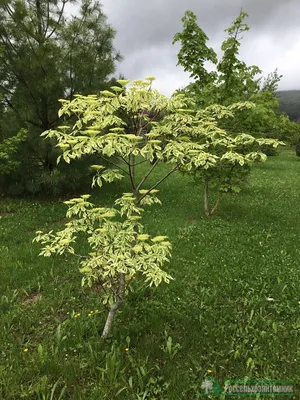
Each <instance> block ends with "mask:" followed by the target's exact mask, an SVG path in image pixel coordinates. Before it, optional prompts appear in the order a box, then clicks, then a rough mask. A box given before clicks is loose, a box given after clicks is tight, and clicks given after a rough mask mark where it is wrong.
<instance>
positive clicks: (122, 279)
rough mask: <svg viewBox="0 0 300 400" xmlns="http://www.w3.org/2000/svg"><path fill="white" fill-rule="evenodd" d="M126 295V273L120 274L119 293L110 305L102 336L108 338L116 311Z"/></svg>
mask: <svg viewBox="0 0 300 400" xmlns="http://www.w3.org/2000/svg"><path fill="white" fill-rule="evenodd" d="M124 295H125V274H120V277H119V288H118V294H117V297H118V298H117V301H116V302H115V303H114V304H112V305H111V306H110V309H109V312H108V316H107V318H106V322H105V326H104V329H103V332H102V338H103V339H106V338H107V336H108V335H109V333H110V331H111V327H112V323H113V320H114V318H115V315H116V312H117V311H118V309H119V308H120V306H121V305H122V304H123V302H124Z"/></svg>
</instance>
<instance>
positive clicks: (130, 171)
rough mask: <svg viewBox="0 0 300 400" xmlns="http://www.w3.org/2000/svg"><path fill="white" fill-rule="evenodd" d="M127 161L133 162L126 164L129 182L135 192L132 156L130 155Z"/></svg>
mask: <svg viewBox="0 0 300 400" xmlns="http://www.w3.org/2000/svg"><path fill="white" fill-rule="evenodd" d="M129 160H130V161H131V160H133V163H131V162H130V163H129V164H128V171H129V177H130V182H131V186H132V188H133V189H134V190H135V191H136V190H137V188H136V185H135V167H134V155H133V154H131V155H130V156H129Z"/></svg>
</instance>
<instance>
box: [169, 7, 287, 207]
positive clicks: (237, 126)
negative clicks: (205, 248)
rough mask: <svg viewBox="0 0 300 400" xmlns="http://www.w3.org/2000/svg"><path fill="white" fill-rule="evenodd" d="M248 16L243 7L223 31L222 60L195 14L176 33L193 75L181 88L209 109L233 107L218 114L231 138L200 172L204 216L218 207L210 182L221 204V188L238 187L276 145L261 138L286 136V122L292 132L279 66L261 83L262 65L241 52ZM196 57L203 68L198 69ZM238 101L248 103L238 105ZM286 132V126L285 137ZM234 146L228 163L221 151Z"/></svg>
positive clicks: (188, 14)
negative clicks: (281, 110)
mask: <svg viewBox="0 0 300 400" xmlns="http://www.w3.org/2000/svg"><path fill="white" fill-rule="evenodd" d="M247 16H248V15H247V14H246V13H245V12H244V11H241V13H240V15H239V16H238V17H237V18H236V19H235V21H233V23H232V25H231V27H229V28H228V29H226V30H225V32H227V38H226V39H225V40H224V42H223V43H222V46H221V50H222V51H223V55H222V57H221V59H220V60H219V61H217V60H216V53H215V52H214V51H213V50H212V49H209V48H208V46H207V44H206V42H207V40H208V38H207V36H206V35H205V34H204V32H203V31H202V30H201V28H199V27H198V25H197V23H196V16H195V15H194V14H193V13H192V12H191V11H187V12H186V14H185V16H184V17H183V19H182V22H183V30H182V32H181V33H177V34H176V35H175V36H174V41H173V43H174V42H176V41H178V40H179V41H180V42H181V46H182V47H181V50H180V51H179V53H178V63H179V64H180V65H182V66H183V68H184V69H185V70H186V71H188V72H190V76H191V78H193V79H194V82H192V83H190V84H189V85H188V86H187V88H185V89H183V92H185V93H187V94H188V95H190V96H191V97H192V98H193V99H194V101H195V104H196V108H197V109H199V108H200V109H203V110H204V112H205V109H206V108H209V107H211V106H213V107H215V105H216V104H217V105H219V106H229V108H230V107H231V106H232V107H231V111H232V114H231V115H230V118H228V115H227V114H226V115H225V118H223V117H221V118H220V117H219V127H220V128H222V129H224V130H225V131H226V132H227V133H228V134H229V135H230V136H228V137H227V142H226V141H224V139H222V145H221V146H218V147H217V148H212V149H211V151H212V152H214V154H217V155H218V156H219V161H220V162H218V163H217V164H216V165H213V166H212V167H211V168H209V169H208V170H206V171H205V172H204V173H203V171H200V174H196V175H198V178H200V180H201V181H202V182H203V186H204V209H205V214H206V215H211V214H212V213H213V212H214V211H215V209H216V206H213V207H212V208H210V207H209V206H208V203H209V199H208V191H209V186H210V185H214V186H216V187H217V192H218V200H217V204H218V201H219V199H220V197H221V195H222V193H223V192H228V191H239V190H240V184H241V183H242V182H243V181H244V180H245V178H246V177H247V175H248V173H249V171H250V166H251V165H252V163H253V162H254V161H261V160H264V159H265V157H264V156H263V154H262V151H263V152H265V153H266V152H267V151H268V152H269V151H270V148H274V146H277V144H276V142H274V141H272V140H266V141H264V142H263V140H262V139H263V138H265V139H274V138H279V139H282V136H283V135H282V133H283V126H284V129H285V130H287V128H290V131H293V127H290V126H289V121H288V120H287V119H286V118H285V117H284V116H282V117H278V116H277V114H276V108H277V107H278V102H277V100H276V98H275V94H274V91H275V90H276V88H277V84H278V81H279V79H280V76H279V75H278V73H277V71H275V72H274V73H273V74H271V75H269V77H268V78H267V79H266V80H265V82H264V83H263V85H262V87H261V78H260V77H259V74H261V70H260V69H259V68H258V67H257V66H255V65H252V66H247V65H246V63H245V62H243V61H241V60H240V59H239V57H238V55H239V49H240V46H241V40H242V35H243V34H244V33H245V32H247V31H248V30H249V27H248V25H247V24H245V23H244V20H245V18H246V17H247ZM195 42H197V44H196V43H195ZM197 60H199V65H200V66H201V68H198V62H197ZM207 61H209V62H212V63H213V64H216V71H213V72H208V71H207V70H206V69H205V67H204V63H205V62H207ZM245 102H246V103H245ZM247 102H248V103H247ZM236 103H244V104H248V106H247V107H245V106H243V107H239V106H238V107H236ZM241 133H246V134H247V135H244V134H241ZM286 133H287V132H286V131H285V132H284V135H285V136H286ZM249 134H251V135H252V136H249ZM230 149H231V150H232V152H234V153H235V156H232V157H229V158H228V157H227V156H226V162H225V163H224V162H223V161H225V159H224V158H223V156H222V154H227V153H228V151H229V150H230ZM253 154H256V156H255V157H254V156H253Z"/></svg>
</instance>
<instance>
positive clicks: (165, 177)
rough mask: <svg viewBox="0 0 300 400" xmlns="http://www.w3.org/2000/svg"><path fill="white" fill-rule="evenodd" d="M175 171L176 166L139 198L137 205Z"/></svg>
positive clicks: (177, 167)
mask: <svg viewBox="0 0 300 400" xmlns="http://www.w3.org/2000/svg"><path fill="white" fill-rule="evenodd" d="M177 169H179V166H178V165H176V166H175V167H174V168H173V169H171V171H169V172H168V173H167V174H166V175H165V176H164V177H163V178H161V179H160V180H159V181H158V182H157V183H155V184H154V185H153V186H152V187H151V189H149V190H148V191H147V192H146V193H145V194H144V195H143V196H142V197H140V198H139V200H138V202H137V204H139V203H140V202H141V201H142V200H143V198H144V197H146V196H147V195H148V194H149V193H150V192H151V191H152V190H153V189H155V188H156V187H157V186H158V185H160V184H161V183H162V182H163V181H164V180H165V179H167V177H168V176H170V175H171V174H173V172H175V171H176V170H177Z"/></svg>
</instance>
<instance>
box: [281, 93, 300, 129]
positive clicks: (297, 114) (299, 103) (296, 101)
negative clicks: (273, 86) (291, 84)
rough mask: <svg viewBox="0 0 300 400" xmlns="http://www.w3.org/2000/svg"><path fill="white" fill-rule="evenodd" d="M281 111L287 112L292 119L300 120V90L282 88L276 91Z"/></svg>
mask: <svg viewBox="0 0 300 400" xmlns="http://www.w3.org/2000/svg"><path fill="white" fill-rule="evenodd" d="M276 96H277V98H278V100H279V104H280V105H279V111H280V112H285V113H286V114H287V115H288V116H289V117H290V120H291V121H298V122H300V90H281V91H278V92H277V93H276Z"/></svg>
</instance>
